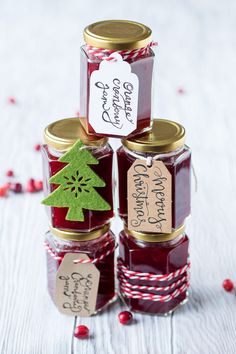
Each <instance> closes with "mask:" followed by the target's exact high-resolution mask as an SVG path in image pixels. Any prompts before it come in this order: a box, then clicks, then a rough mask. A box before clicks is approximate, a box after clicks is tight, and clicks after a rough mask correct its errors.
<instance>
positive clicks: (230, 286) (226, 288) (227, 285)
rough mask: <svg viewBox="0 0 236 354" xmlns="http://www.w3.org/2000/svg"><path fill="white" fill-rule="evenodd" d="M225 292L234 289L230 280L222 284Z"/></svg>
mask: <svg viewBox="0 0 236 354" xmlns="http://www.w3.org/2000/svg"><path fill="white" fill-rule="evenodd" d="M222 286H223V288H224V289H225V291H232V290H233V288H234V283H233V282H232V280H230V279H225V280H224V281H223V284H222Z"/></svg>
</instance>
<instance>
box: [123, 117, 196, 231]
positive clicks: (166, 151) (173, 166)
mask: <svg viewBox="0 0 236 354" xmlns="http://www.w3.org/2000/svg"><path fill="white" fill-rule="evenodd" d="M184 142H185V129H184V128H183V127H182V126H181V125H180V124H178V123H175V122H172V121H169V120H164V119H155V120H153V125H152V130H151V131H148V132H146V133H143V134H141V135H138V136H136V137H133V138H129V139H124V140H122V144H123V146H121V147H120V148H119V149H118V151H117V159H118V185H119V209H118V212H119V216H120V217H121V218H122V219H123V221H124V222H125V224H127V223H128V201H127V175H128V170H129V169H130V167H131V166H132V164H133V163H134V161H135V160H136V159H144V160H146V161H147V160H148V159H150V158H151V160H159V161H163V163H164V165H165V166H166V168H167V170H168V171H169V172H170V174H171V194H172V196H171V199H172V203H171V205H172V206H171V209H172V210H171V215H172V228H173V229H176V228H178V227H180V226H181V225H182V224H183V223H184V220H185V218H186V217H187V216H189V214H190V196H191V151H190V149H189V147H188V146H187V145H185V144H184ZM139 231H145V230H139Z"/></svg>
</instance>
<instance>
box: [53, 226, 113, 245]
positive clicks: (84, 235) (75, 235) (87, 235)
mask: <svg viewBox="0 0 236 354" xmlns="http://www.w3.org/2000/svg"><path fill="white" fill-rule="evenodd" d="M109 229H110V224H106V225H104V226H103V227H101V228H100V229H96V230H94V231H91V232H73V231H67V230H62V229H56V228H55V227H50V231H51V233H52V234H53V235H54V236H56V237H59V238H61V239H63V240H68V241H89V240H94V239H95V238H98V237H100V236H102V235H105V234H106V233H107V232H108V231H109Z"/></svg>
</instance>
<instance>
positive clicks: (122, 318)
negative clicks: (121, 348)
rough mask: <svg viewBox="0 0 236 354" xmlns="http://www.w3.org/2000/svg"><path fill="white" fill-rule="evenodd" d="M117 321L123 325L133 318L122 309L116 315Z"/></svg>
mask: <svg viewBox="0 0 236 354" xmlns="http://www.w3.org/2000/svg"><path fill="white" fill-rule="evenodd" d="M118 318H119V321H120V323H121V324H123V325H127V324H130V323H131V322H132V320H133V315H132V313H131V312H129V311H122V312H120V313H119V315H118Z"/></svg>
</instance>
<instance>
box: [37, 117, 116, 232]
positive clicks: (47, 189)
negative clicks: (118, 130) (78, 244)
mask: <svg viewBox="0 0 236 354" xmlns="http://www.w3.org/2000/svg"><path fill="white" fill-rule="evenodd" d="M44 140H45V144H44V145H43V147H42V155H43V174H44V178H43V182H44V194H45V197H46V198H48V197H49V195H52V194H51V193H53V192H54V191H55V190H56V189H57V188H62V189H63V190H62V191H60V193H58V194H60V195H59V197H60V198H61V200H59V201H58V200H56V201H55V200H53V202H51V203H50V202H49V201H47V200H46V199H45V200H44V201H43V204H46V208H47V213H48V215H49V220H50V224H51V225H52V227H55V228H59V229H65V230H71V231H81V232H83V231H84V232H89V231H91V230H94V229H96V228H99V227H101V226H103V225H104V224H107V223H108V222H109V220H110V219H111V218H112V217H113V195H112V188H113V185H112V184H113V180H112V160H113V150H112V148H111V146H110V145H109V144H108V140H107V138H101V137H95V136H92V135H88V134H87V133H86V132H85V130H84V128H83V127H82V125H81V120H80V118H67V119H62V120H59V121H56V122H54V123H51V124H50V125H48V126H47V127H46V129H45V131H44ZM78 141H80V142H81V144H82V147H81V149H82V150H81V149H78V152H77V153H76V154H75V156H73V159H72V158H71V157H70V158H69V156H68V159H66V158H65V159H64V160H63V161H64V162H62V161H61V159H63V156H65V154H66V153H68V151H71V150H70V149H72V147H73V146H74V144H75V143H76V142H78ZM85 150H86V151H87V155H86V157H84V156H85V155H84V151H85ZM81 151H83V156H82V154H80V152H81ZM81 156H82V157H81ZM91 159H92V161H91ZM65 160H66V162H65ZM62 169H64V170H65V169H66V170H65V176H63V178H65V179H64V181H65V182H66V181H67V183H69V184H68V186H69V187H71V189H68V188H64V187H63V182H64V181H63V179H62V181H60V182H59V180H58V182H57V184H56V183H50V181H49V180H50V178H52V177H53V176H55V175H56V174H58V173H59V172H60V171H61V170H62ZM95 174H96V176H95ZM80 175H81V176H80ZM68 178H69V179H68ZM94 178H95V180H96V181H97V182H99V183H98V184H97V182H96V183H93V180H94ZM80 182H81V185H79V183H80ZM89 182H91V184H92V185H93V184H94V185H95V187H92V186H90V188H86V183H89ZM76 183H77V184H76ZM75 184H76V185H75ZM68 186H67V187H68ZM97 186H100V187H99V188H96V187H97ZM76 188H77V189H76ZM58 192H59V190H58ZM72 192H73V193H72ZM89 192H92V193H89ZM70 193H71V194H70ZM79 193H81V194H79ZM55 197H56V195H55ZM72 197H73V198H75V197H77V198H80V199H78V203H79V204H76V205H74V206H73V205H72V207H73V209H72V212H73V211H74V213H77V212H79V211H80V214H81V215H80V218H78V217H76V216H75V215H74V216H73V217H68V213H70V212H71V209H70V208H69V206H70V205H71V203H72ZM60 198H59V199H60ZM65 198H66V199H65ZM70 198H71V199H70ZM57 199H58V196H57ZM64 199H65V200H64ZM90 202H91V203H90ZM58 205H59V206H58ZM67 205H68V207H67ZM89 205H90V206H89ZM101 205H104V206H105V207H104V208H102V209H103V210H101V208H100V206H101ZM78 206H79V207H80V208H78ZM81 219H82V220H81Z"/></svg>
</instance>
